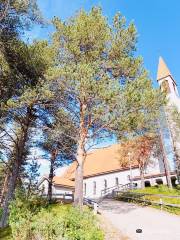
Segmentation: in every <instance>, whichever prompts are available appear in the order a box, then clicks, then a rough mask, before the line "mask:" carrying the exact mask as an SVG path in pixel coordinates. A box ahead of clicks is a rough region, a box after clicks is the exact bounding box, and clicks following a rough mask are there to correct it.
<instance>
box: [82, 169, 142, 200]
mask: <svg viewBox="0 0 180 240" xmlns="http://www.w3.org/2000/svg"><path fill="white" fill-rule="evenodd" d="M129 176H130V171H129V170H126V171H121V172H114V173H109V174H104V175H99V176H94V177H90V178H87V179H84V182H83V185H84V196H85V197H87V198H88V197H89V198H98V197H101V191H102V190H103V189H105V180H106V181H107V188H110V187H114V186H115V185H116V181H117V180H116V178H118V182H119V184H123V185H124V184H127V183H129ZM132 176H133V177H134V176H139V169H132ZM94 183H96V191H94ZM85 184H86V193H85Z"/></svg>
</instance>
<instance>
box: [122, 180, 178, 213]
mask: <svg viewBox="0 0 180 240" xmlns="http://www.w3.org/2000/svg"><path fill="white" fill-rule="evenodd" d="M146 194H147V195H146ZM148 194H157V195H161V196H154V195H148ZM165 196H177V197H180V190H179V189H175V188H174V189H169V188H168V187H167V186H164V185H160V186H157V187H147V188H144V189H136V190H132V191H129V192H124V193H120V194H119V196H118V197H117V198H118V199H119V200H122V201H127V202H134V203H138V204H141V205H150V206H152V207H154V208H157V209H162V210H165V211H168V212H170V213H174V214H177V215H180V207H175V206H165V205H162V208H161V206H160V205H157V204H156V203H160V201H162V202H163V203H164V204H174V205H179V206H180V198H168V197H165ZM145 201H146V202H145Z"/></svg>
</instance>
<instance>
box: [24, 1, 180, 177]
mask: <svg viewBox="0 0 180 240" xmlns="http://www.w3.org/2000/svg"><path fill="white" fill-rule="evenodd" d="M38 3H39V6H40V9H41V11H42V13H43V15H44V17H45V18H47V19H49V20H50V19H51V18H53V17H54V16H58V17H60V18H61V19H63V20H65V19H66V18H68V17H70V16H72V15H73V14H74V13H75V12H76V11H77V10H78V9H80V8H84V9H85V10H87V11H88V10H90V9H91V7H92V6H95V5H99V6H101V7H102V10H103V14H104V15H105V16H107V17H108V19H109V22H110V21H111V20H112V17H113V16H114V14H115V13H116V12H118V11H120V12H121V13H122V14H123V15H124V16H125V17H126V19H127V21H128V22H130V21H131V20H133V21H134V23H135V25H136V27H137V30H138V35H139V37H138V44H137V53H138V55H141V56H142V57H143V58H144V64H145V67H146V68H147V69H148V70H149V72H150V76H151V78H152V80H153V83H154V85H155V86H157V83H156V72H157V65H158V58H159V56H160V55H161V56H162V57H163V58H164V59H165V61H166V63H167V65H168V67H169V69H170V71H171V73H172V75H173V76H174V79H175V80H176V82H177V84H178V85H180V60H179V57H180V56H179V55H180V1H179V0H101V1H100V0H38ZM52 30H53V28H52V27H51V26H49V27H47V28H40V27H35V28H34V29H33V30H32V31H31V32H28V33H27V34H26V37H27V38H29V39H30V41H31V40H32V39H43V38H48V37H49V35H50V33H51V32H52ZM178 89H179V92H180V86H178ZM41 164H42V172H46V171H47V169H48V165H47V161H46V160H44V159H41Z"/></svg>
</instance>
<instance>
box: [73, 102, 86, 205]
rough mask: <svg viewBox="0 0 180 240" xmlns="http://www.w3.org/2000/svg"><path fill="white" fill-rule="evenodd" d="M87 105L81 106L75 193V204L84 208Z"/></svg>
mask: <svg viewBox="0 0 180 240" xmlns="http://www.w3.org/2000/svg"><path fill="white" fill-rule="evenodd" d="M86 107H87V105H86V104H85V103H82V104H81V107H80V128H79V141H78V143H77V157H76V161H77V167H76V172H75V193H74V205H75V206H76V207H79V208H80V209H82V206H83V170H84V169H83V168H84V161H85V158H86V151H85V144H86V140H87V138H86V137H87V132H88V129H87V127H86V125H85V111H86Z"/></svg>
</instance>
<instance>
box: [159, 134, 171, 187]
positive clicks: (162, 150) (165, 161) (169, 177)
mask: <svg viewBox="0 0 180 240" xmlns="http://www.w3.org/2000/svg"><path fill="white" fill-rule="evenodd" d="M159 138H160V148H161V153H162V158H163V164H164V171H165V176H166V181H167V186H168V187H169V188H172V182H171V176H170V171H169V164H168V160H167V156H166V152H165V149H164V145H163V138H162V132H160V136H159Z"/></svg>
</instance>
